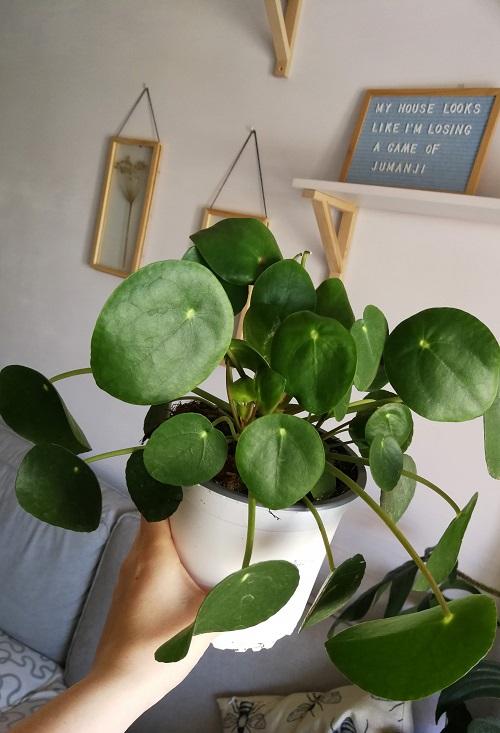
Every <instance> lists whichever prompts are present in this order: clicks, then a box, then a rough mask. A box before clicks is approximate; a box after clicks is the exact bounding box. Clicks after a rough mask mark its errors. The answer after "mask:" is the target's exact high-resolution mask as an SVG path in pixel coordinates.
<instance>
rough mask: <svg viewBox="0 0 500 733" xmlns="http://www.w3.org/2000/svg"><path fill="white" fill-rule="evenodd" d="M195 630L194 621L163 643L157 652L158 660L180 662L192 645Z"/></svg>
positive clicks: (156, 657)
mask: <svg viewBox="0 0 500 733" xmlns="http://www.w3.org/2000/svg"><path fill="white" fill-rule="evenodd" d="M193 632H194V621H193V623H192V624H190V625H189V626H186V628H185V629H182V631H179V633H178V634H176V635H175V636H173V637H172V638H171V639H169V640H168V641H167V642H165V644H162V645H161V647H159V649H157V650H156V652H155V659H156V661H157V662H180V660H181V659H184V657H185V656H186V654H187V653H188V651H189V647H190V646H191V641H192V640H193Z"/></svg>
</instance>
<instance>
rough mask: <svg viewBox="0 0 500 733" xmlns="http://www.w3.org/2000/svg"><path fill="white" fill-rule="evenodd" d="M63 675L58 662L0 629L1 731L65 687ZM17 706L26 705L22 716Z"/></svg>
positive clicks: (7, 728) (0, 732) (1, 732)
mask: <svg viewBox="0 0 500 733" xmlns="http://www.w3.org/2000/svg"><path fill="white" fill-rule="evenodd" d="M62 676H63V670H62V668H61V667H59V665H58V664H56V663H55V662H53V661H52V660H51V659H49V658H48V657H46V656H44V655H43V654H40V653H39V652H35V651H34V650H33V649H30V648H29V647H28V646H26V645H25V644H21V643H20V642H18V641H16V640H15V639H12V638H11V637H10V636H7V634H5V633H4V632H3V631H0V733H3V731H7V730H9V728H10V727H11V726H12V725H14V723H17V722H19V720H21V719H22V717H26V716H27V715H30V714H31V712H33V711H34V710H35V709H36V708H37V707H40V706H41V704H43V703H44V702H46V701H47V700H48V699H50V698H51V697H54V695H56V694H58V693H59V692H62V690H64V689H66V688H65V685H64V684H63V682H62ZM44 696H45V697H44ZM42 699H43V702H41V700H42ZM14 706H16V707H19V706H24V713H23V715H22V717H19V712H18V713H17V714H14V710H15V709H16V708H14Z"/></svg>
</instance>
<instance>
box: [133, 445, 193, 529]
mask: <svg viewBox="0 0 500 733" xmlns="http://www.w3.org/2000/svg"><path fill="white" fill-rule="evenodd" d="M143 454H144V451H143V450H137V451H134V452H133V453H132V455H131V456H130V458H129V459H128V461H127V466H126V469H125V480H126V482H127V488H128V491H129V494H130V496H131V498H132V501H133V502H134V504H135V505H136V507H137V509H138V510H139V511H140V513H141V514H142V516H143V517H144V519H146V520H147V521H148V522H161V521H162V520H163V519H167V518H168V517H171V516H172V514H173V513H174V512H175V511H176V510H177V508H178V506H179V504H180V503H181V501H182V488H181V487H180V486H170V485H169V484H163V483H160V481H157V480H156V479H154V478H153V477H152V476H151V475H150V474H149V473H148V471H147V470H146V466H145V465H144V456H143Z"/></svg>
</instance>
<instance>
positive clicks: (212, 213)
mask: <svg viewBox="0 0 500 733" xmlns="http://www.w3.org/2000/svg"><path fill="white" fill-rule="evenodd" d="M230 218H233V219H258V221H261V222H262V223H263V224H265V225H266V227H269V217H267V216H257V215H256V214H244V213H242V212H241V211H225V210H224V209H211V208H207V209H205V211H204V212H203V220H202V223H201V228H202V229H208V227H211V226H212V225H213V224H215V223H216V222H215V221H214V219H230ZM251 298H252V285H250V286H249V289H248V300H247V302H246V305H245V307H244V308H243V310H242V311H241V313H239V314H238V315H237V316H236V318H235V330H234V338H236V339H241V338H243V321H244V320H245V313H246V312H247V310H248V309H249V307H250V300H251ZM221 365H222V366H224V361H221Z"/></svg>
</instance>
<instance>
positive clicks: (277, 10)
mask: <svg viewBox="0 0 500 733" xmlns="http://www.w3.org/2000/svg"><path fill="white" fill-rule="evenodd" d="M265 3H266V10H267V17H268V18H269V25H270V27H271V35H272V37H273V44H274V52H275V54H276V68H275V70H274V75H275V76H285V77H287V76H288V75H289V73H290V66H291V63H292V55H293V47H294V45H295V37H296V35H297V28H298V25H299V16H300V10H301V7H302V0H287V4H286V9H285V12H284V13H283V7H282V5H281V0H265Z"/></svg>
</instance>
